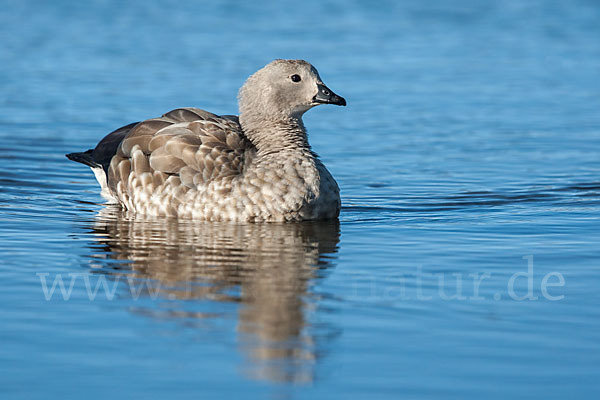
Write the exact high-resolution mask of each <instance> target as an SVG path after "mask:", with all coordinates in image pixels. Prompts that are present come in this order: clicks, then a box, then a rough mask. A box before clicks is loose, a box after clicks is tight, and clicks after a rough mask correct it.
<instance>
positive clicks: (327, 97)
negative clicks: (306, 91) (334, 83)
mask: <svg viewBox="0 0 600 400" xmlns="http://www.w3.org/2000/svg"><path fill="white" fill-rule="evenodd" d="M317 88H318V89H319V92H318V93H317V94H316V95H315V97H313V101H314V102H316V103H322V104H335V105H338V106H345V105H346V100H345V99H344V98H343V97H341V96H338V95H337V94H335V93H333V91H332V90H331V89H329V88H328V87H327V86H325V85H322V84H317Z"/></svg>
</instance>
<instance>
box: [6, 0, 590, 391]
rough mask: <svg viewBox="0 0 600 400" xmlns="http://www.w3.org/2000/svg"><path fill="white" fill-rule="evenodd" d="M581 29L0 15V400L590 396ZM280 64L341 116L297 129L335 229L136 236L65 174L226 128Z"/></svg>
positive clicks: (478, 13) (329, 5)
mask: <svg viewBox="0 0 600 400" xmlns="http://www.w3.org/2000/svg"><path fill="white" fill-rule="evenodd" d="M599 17H600V7H599V6H598V4H596V3H595V2H592V1H516V0H515V1H460V2H452V3H449V2H441V1H440V2H435V1H434V2H421V1H404V2H380V3H377V4H373V3H371V2H360V1H343V2H342V1H329V2H323V1H319V2H317V1H307V2H303V3H302V5H300V4H298V3H293V4H292V3H286V2H272V3H269V2H265V3H262V4H261V5H258V6H257V5H251V4H250V3H236V2H221V3H219V4H202V3H198V4H187V3H186V4H183V3H179V2H175V1H166V0H165V1H157V2H152V4H147V2H126V3H125V4H124V3H121V2H112V1H90V2H84V3H81V4H80V3H77V4H75V3H72V2H67V1H53V2H41V1H39V2H36V1H21V2H12V3H7V4H5V5H4V6H3V7H2V11H0V22H1V23H0V39H1V41H2V43H3V45H2V49H1V50H0V65H2V67H1V69H0V93H1V94H2V95H1V96H0V254H1V257H0V273H1V276H2V280H3V286H2V290H1V291H0V305H1V307H0V321H1V322H2V329H1V330H0V344H1V345H0V394H2V397H3V398H48V397H59V396H60V397H64V398H80V397H82V396H85V397H86V398H90V399H91V398H94V399H95V398H106V397H107V396H111V397H114V396H118V397H131V396H135V397H140V396H144V397H147V398H166V397H174V396H176V397H184V398H191V397H195V398H197V397H215V396H221V397H227V398H235V397H242V396H243V397H248V398H264V397H267V398H348V397H354V398H399V397H403V398H440V399H447V398H465V397H476V398H498V399H501V398H507V397H511V398H515V397H516V398H525V397H527V398H532V397H535V398H542V397H543V398H565V397H585V398H590V397H594V395H597V393H598V392H599V390H600V384H599V383H598V382H599V378H600V368H599V365H600V347H599V346H598V343H599V339H600V337H599V335H598V333H597V332H600V322H599V321H600V318H599V317H600V311H598V305H599V304H600V295H599V291H598V287H599V286H600V278H599V274H600V264H599V258H600V251H599V250H598V243H599V242H600V229H598V227H599V226H600V224H599V222H600V221H599V218H598V215H599V212H600V178H599V172H600V162H599V160H600V113H599V112H598V110H599V109H600V41H598V40H597V38H598V37H600V25H598V24H597V21H598V18H599ZM274 58H303V59H307V60H309V61H311V62H312V63H313V64H314V65H315V66H316V67H317V68H318V69H319V72H320V74H321V76H322V77H323V79H324V81H325V82H326V83H327V84H328V86H330V87H331V88H332V89H333V90H334V91H336V93H339V94H340V95H342V96H344V97H345V98H346V99H347V100H348V107H346V108H339V107H325V106H323V107H319V108H317V109H314V110H311V111H310V112H309V113H307V114H306V117H305V124H306V126H307V128H308V130H309V134H310V140H311V143H312V145H313V147H314V149H315V151H317V152H318V153H319V154H320V155H321V157H322V159H323V161H324V163H325V164H326V165H327V166H328V168H329V169H330V171H331V172H332V174H333V175H334V176H335V177H336V179H337V181H338V183H339V185H340V187H341V190H342V201H343V209H342V213H341V216H340V221H339V223H303V224H266V225H265V224H253V225H245V224H226V223H222V224H208V223H193V222H189V221H180V222H177V221H172V220H160V219H140V218H134V217H132V216H130V215H127V214H125V213H123V212H121V211H120V210H119V209H116V208H114V207H107V206H105V205H103V204H102V199H101V198H100V196H99V190H98V187H97V184H96V182H95V180H94V178H93V175H92V173H91V172H90V171H89V170H88V169H86V168H85V167H83V166H81V165H79V164H75V163H72V162H70V161H68V160H67V159H66V158H65V157H64V153H67V152H72V151H81V150H85V149H87V148H89V147H91V146H93V145H94V144H95V143H96V142H97V141H98V140H99V139H100V138H101V137H102V136H103V135H105V134H106V133H108V132H109V131H111V130H113V129H115V128H117V127H119V126H122V125H124V124H127V123H129V122H132V121H138V120H141V119H145V118H150V117H154V116H158V115H160V114H162V113H164V112H166V111H168V110H170V109H173V108H176V107H181V106H196V107H200V108H205V109H207V110H209V111H212V112H215V113H218V114H231V113H235V110H236V108H237V107H236V93H237V90H238V88H239V86H240V85H241V84H242V82H243V81H244V79H245V78H246V77H247V76H248V75H250V74H251V73H253V72H254V71H255V70H256V69H258V68H260V67H261V66H263V65H264V64H266V63H267V62H269V61H270V60H272V59H274ZM60 283H62V284H63V287H61V286H60ZM53 285H55V286H54V290H52V288H53ZM63 289H64V290H63Z"/></svg>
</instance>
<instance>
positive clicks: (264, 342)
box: [92, 207, 340, 382]
mask: <svg viewBox="0 0 600 400" xmlns="http://www.w3.org/2000/svg"><path fill="white" fill-rule="evenodd" d="M92 230H93V233H94V238H95V244H94V248H95V249H96V250H97V249H98V248H99V249H100V250H101V251H100V255H101V256H103V257H105V258H108V259H109V260H122V261H123V262H117V263H114V262H111V263H103V262H100V261H99V262H98V264H99V266H101V267H102V268H103V269H102V271H103V272H106V271H107V266H109V268H108V269H109V271H110V272H109V273H110V274H115V275H120V274H127V275H128V276H134V277H135V278H136V279H142V280H151V281H153V282H156V283H157V284H156V285H153V286H152V285H149V287H152V288H153V289H154V290H157V291H158V295H160V296H162V297H165V298H167V299H171V300H176V301H175V302H174V303H177V302H178V301H179V303H181V301H180V300H199V299H201V300H210V301H218V302H231V303H240V307H239V308H238V310H239V311H238V312H239V314H238V319H237V326H238V332H239V340H238V341H239V343H240V346H241V350H242V352H243V353H244V354H245V355H246V358H247V360H249V361H250V362H249V364H248V365H247V368H245V370H246V372H247V373H249V374H250V375H252V376H253V377H254V378H258V379H267V380H273V381H288V382H301V381H312V380H313V378H314V376H313V375H314V366H315V363H316V361H317V356H318V353H319V352H318V351H317V347H318V343H316V342H317V341H318V340H317V338H316V337H315V336H314V335H311V334H310V331H311V330H310V329H306V328H307V325H308V324H307V313H308V312H309V308H310V302H309V301H307V300H308V299H309V298H310V295H311V293H310V287H311V282H313V281H314V279H316V278H318V277H319V276H320V275H322V271H323V270H325V269H327V268H329V267H331V266H332V265H333V264H332V262H333V261H334V260H335V256H334V255H335V253H336V252H337V244H338V242H339V236H340V234H339V224H338V223H337V222H303V223H294V224H290V223H287V224H231V223H205V222H192V221H177V220H167V219H162V220H139V219H136V218H133V217H132V216H129V215H127V214H126V213H125V212H123V211H120V210H117V209H114V208H111V207H107V208H105V209H103V210H102V212H101V213H100V214H99V215H98V217H97V218H96V220H95V222H94V224H93V227H92ZM98 245H100V246H98ZM96 256H99V255H98V254H96ZM147 294H148V293H147ZM170 315H171V316H173V317H174V318H177V317H178V316H185V317H187V318H189V317H190V314H189V313H179V312H173V313H171V314H170ZM203 316H204V315H203V314H201V313H198V314H195V315H194V317H197V318H202V317H203ZM307 331H308V332H307Z"/></svg>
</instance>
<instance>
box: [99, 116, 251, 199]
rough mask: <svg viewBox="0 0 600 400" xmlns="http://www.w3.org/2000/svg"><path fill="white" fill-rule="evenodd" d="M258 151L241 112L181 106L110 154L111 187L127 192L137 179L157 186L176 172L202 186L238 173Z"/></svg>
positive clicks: (138, 127)
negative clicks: (240, 119)
mask: <svg viewBox="0 0 600 400" xmlns="http://www.w3.org/2000/svg"><path fill="white" fill-rule="evenodd" d="M104 140H106V139H104ZM104 140H103V141H104ZM100 144H102V142H100ZM254 154H255V148H254V146H253V145H252V143H251V142H250V141H249V140H248V139H247V138H246V137H245V135H244V134H243V132H242V129H241V126H240V124H239V122H238V119H237V117H236V116H218V115H215V114H212V113H209V112H207V111H204V110H200V109H196V108H179V109H176V110H173V111H170V112H168V113H166V114H165V115H163V116H162V117H160V118H154V119H149V120H146V121H143V122H140V123H138V124H137V125H135V126H134V127H133V128H131V129H130V130H129V131H128V133H127V134H126V135H125V136H124V137H123V139H122V140H121V142H120V143H119V145H118V147H117V148H116V150H115V153H114V155H113V156H112V157H111V158H110V166H109V168H108V171H107V172H108V179H107V180H108V186H109V188H110V189H111V191H113V193H115V194H116V193H119V192H121V193H123V191H125V192H129V190H128V186H129V185H131V184H132V182H133V181H134V180H135V181H136V182H138V183H139V182H141V183H142V184H143V183H144V181H147V180H150V181H153V183H154V186H155V187H156V186H157V184H159V183H161V182H164V181H165V180H166V179H168V178H169V176H173V175H175V176H176V177H178V178H179V180H180V181H181V184H183V185H184V186H186V187H189V188H192V187H199V186H202V185H205V184H208V183H210V181H213V180H219V179H222V178H226V177H232V176H235V175H239V174H240V173H241V172H242V170H243V167H244V164H245V163H246V162H249V161H250V159H251V158H252V157H253V155H254ZM132 178H137V179H132ZM156 181H158V182H156ZM119 183H121V184H122V185H123V186H121V188H118V186H119Z"/></svg>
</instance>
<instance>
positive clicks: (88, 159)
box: [67, 149, 102, 168]
mask: <svg viewBox="0 0 600 400" xmlns="http://www.w3.org/2000/svg"><path fill="white" fill-rule="evenodd" d="M93 151H94V150H92V149H90V150H88V151H84V152H82V153H69V154H67V158H68V159H69V160H71V161H75V162H78V163H82V164H85V165H87V166H88V167H92V168H98V167H102V165H100V164H98V163H97V162H95V161H94V157H93V156H92V152H93Z"/></svg>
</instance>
